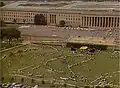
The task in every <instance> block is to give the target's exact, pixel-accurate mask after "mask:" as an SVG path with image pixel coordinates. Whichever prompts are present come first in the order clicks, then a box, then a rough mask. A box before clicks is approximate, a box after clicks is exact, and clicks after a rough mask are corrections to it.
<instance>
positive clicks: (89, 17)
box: [89, 17, 91, 26]
mask: <svg viewBox="0 0 120 88" xmlns="http://www.w3.org/2000/svg"><path fill="white" fill-rule="evenodd" d="M89 23H90V24H89V26H91V17H89Z"/></svg>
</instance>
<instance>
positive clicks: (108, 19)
mask: <svg viewBox="0 0 120 88" xmlns="http://www.w3.org/2000/svg"><path fill="white" fill-rule="evenodd" d="M107 27H109V17H108V25H107Z"/></svg>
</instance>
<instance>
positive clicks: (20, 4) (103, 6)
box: [1, 1, 120, 13]
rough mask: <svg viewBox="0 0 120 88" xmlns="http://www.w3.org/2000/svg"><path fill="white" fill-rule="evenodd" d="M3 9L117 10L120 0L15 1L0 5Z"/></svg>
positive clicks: (119, 6)
mask: <svg viewBox="0 0 120 88" xmlns="http://www.w3.org/2000/svg"><path fill="white" fill-rule="evenodd" d="M1 8H2V9H3V10H25V11H56V10H57V11H59V10H60V11H64V10H67V11H98V12H101V11H104V12H106V11H108V12H111V13H113V11H115V12H116V13H117V12H119V11H120V10H119V8H120V2H82V1H72V2H66V1H59V2H58V1H56V2H40V1H39V2H29V1H17V2H15V3H12V4H8V5H6V6H3V7H1Z"/></svg>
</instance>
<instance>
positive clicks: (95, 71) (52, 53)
mask: <svg viewBox="0 0 120 88" xmlns="http://www.w3.org/2000/svg"><path fill="white" fill-rule="evenodd" d="M1 56H2V57H1V58H0V60H1V62H2V63H1V64H2V65H1V66H2V69H1V71H2V76H3V77H4V82H10V78H11V77H14V80H12V81H16V82H21V78H24V79H25V80H24V82H23V84H28V85H33V84H39V85H41V86H51V85H52V84H53V83H56V85H58V83H63V84H64V83H66V84H71V85H77V86H84V85H97V84H99V83H100V81H101V80H103V79H105V83H110V84H113V85H118V83H119V53H118V52H114V51H112V50H107V51H100V52H95V54H91V55H84V54H82V53H81V52H77V53H72V52H71V51H70V49H69V48H63V47H61V46H49V45H35V44H34V45H33V44H32V45H30V44H29V45H25V46H23V47H19V48H16V49H13V50H8V51H5V52H2V53H1ZM32 79H34V82H32V83H31V80H32ZM41 80H45V83H46V84H44V85H43V84H42V83H41ZM58 86H60V85H58ZM59 88H62V87H59ZM66 88H67V87H66ZM68 88H74V87H70V86H68Z"/></svg>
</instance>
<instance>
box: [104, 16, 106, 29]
mask: <svg viewBox="0 0 120 88" xmlns="http://www.w3.org/2000/svg"><path fill="white" fill-rule="evenodd" d="M104 21H105V24H104V27H106V26H107V25H106V17H105V20H104Z"/></svg>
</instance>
